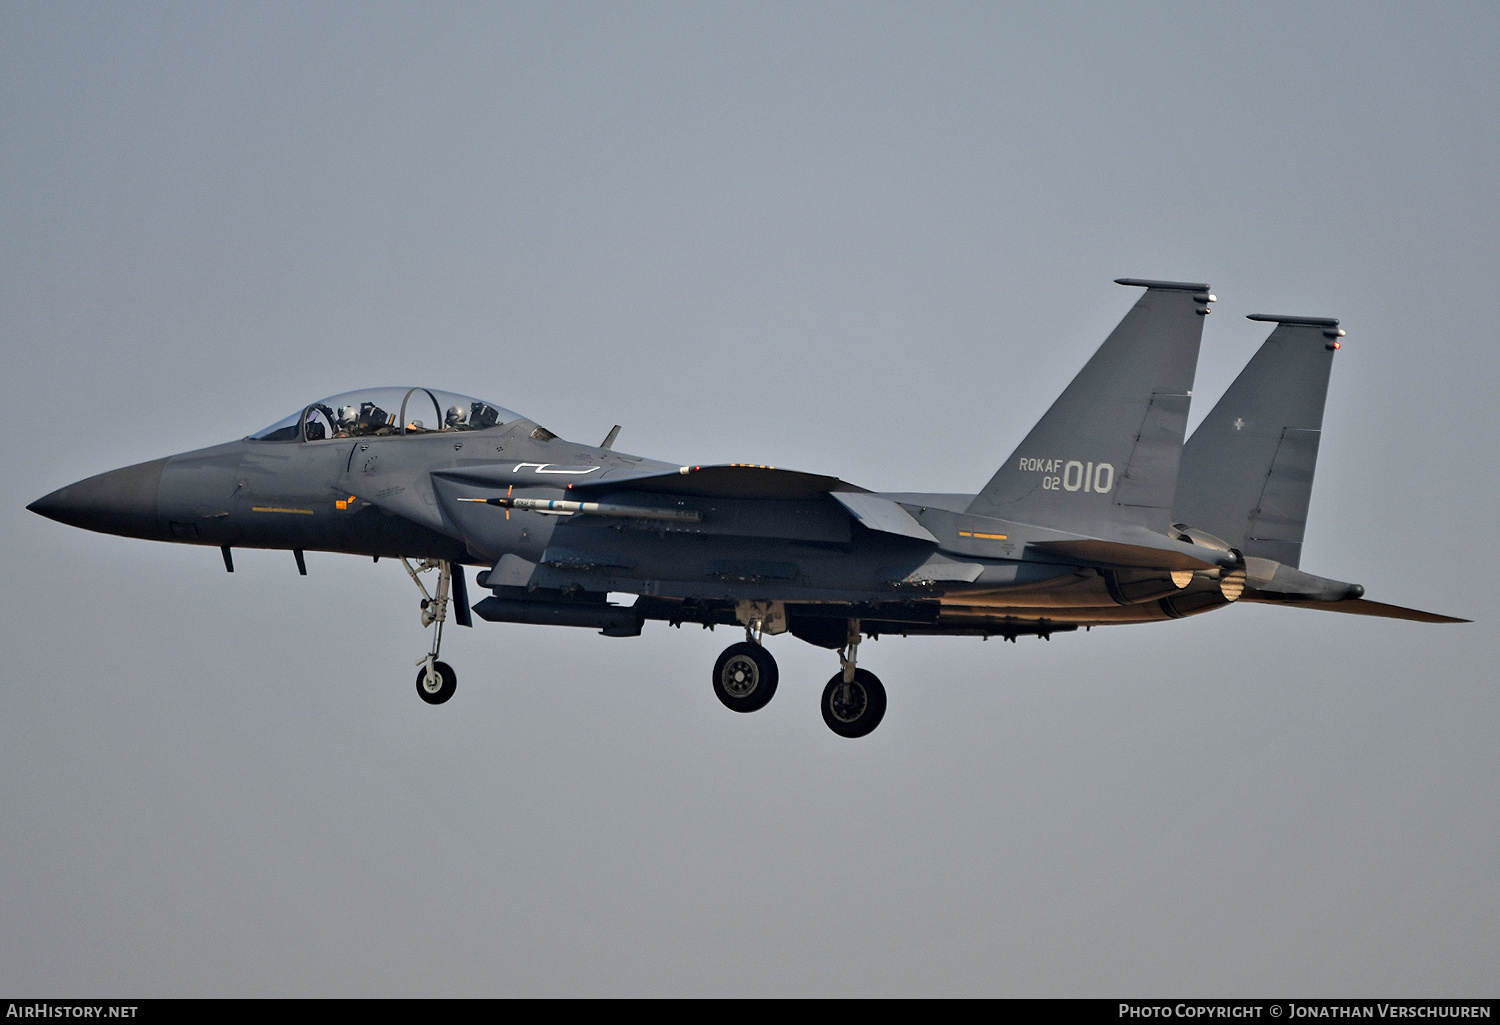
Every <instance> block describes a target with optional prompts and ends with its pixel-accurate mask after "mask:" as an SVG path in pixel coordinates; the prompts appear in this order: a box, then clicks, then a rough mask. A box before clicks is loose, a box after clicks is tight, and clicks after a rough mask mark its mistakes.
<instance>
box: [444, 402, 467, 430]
mask: <svg viewBox="0 0 1500 1025" xmlns="http://www.w3.org/2000/svg"><path fill="white" fill-rule="evenodd" d="M468 418H469V415H468V414H467V413H465V412H464V407H463V406H449V407H448V426H449V427H462V426H463V424H464V421H465V420H467V419H468Z"/></svg>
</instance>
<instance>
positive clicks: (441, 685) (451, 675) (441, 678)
mask: <svg viewBox="0 0 1500 1025" xmlns="http://www.w3.org/2000/svg"><path fill="white" fill-rule="evenodd" d="M419 664H420V665H421V666H422V668H421V669H419V670H417V697H419V698H421V699H422V700H423V701H425V702H427V703H428V704H429V705H441V704H442V703H443V702H444V701H447V700H448V699H449V698H451V697H452V696H453V692H454V691H456V690H458V674H457V673H455V672H454V671H453V667H452V666H450V665H449V664H448V663H446V662H438V661H437V660H435V659H434V660H433V662H432V663H431V664H430V665H429V664H428V663H427V660H426V659H424V660H422V662H421V663H419Z"/></svg>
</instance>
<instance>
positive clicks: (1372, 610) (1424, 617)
mask: <svg viewBox="0 0 1500 1025" xmlns="http://www.w3.org/2000/svg"><path fill="white" fill-rule="evenodd" d="M1240 601H1253V602H1258V603H1260V604H1262V605H1291V606H1293V607H1295V608H1299V609H1322V610H1323V611H1325V612H1347V613H1349V614H1350V615H1355V616H1379V617H1380V618H1382V619H1406V620H1410V621H1411V622H1413V623H1471V622H1473V620H1470V619H1458V618H1456V617H1454V616H1440V615H1438V614H1437V613H1436V612H1423V611H1422V610H1421V609H1408V608H1402V607H1401V606H1400V605H1386V604H1383V603H1381V602H1378V601H1369V600H1368V599H1365V598H1345V599H1344V600H1343V601H1282V600H1280V599H1277V598H1272V597H1269V596H1267V595H1265V594H1263V593H1261V592H1260V591H1257V590H1255V589H1254V588H1249V587H1247V588H1245V593H1244V595H1243V596H1241V598H1240Z"/></svg>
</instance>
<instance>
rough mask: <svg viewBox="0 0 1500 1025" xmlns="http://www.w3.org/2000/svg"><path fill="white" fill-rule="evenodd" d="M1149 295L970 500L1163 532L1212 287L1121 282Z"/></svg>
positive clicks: (1065, 522)
mask: <svg viewBox="0 0 1500 1025" xmlns="http://www.w3.org/2000/svg"><path fill="white" fill-rule="evenodd" d="M1117 283H1118V284H1121V285H1135V286H1141V287H1144V288H1145V289H1146V294H1145V295H1143V296H1141V298H1140V299H1139V300H1138V301H1137V302H1136V304H1135V306H1134V307H1133V308H1132V309H1131V311H1130V312H1129V313H1127V314H1126V315H1125V319H1124V320H1122V321H1120V323H1119V326H1117V327H1116V328H1115V329H1114V331H1112V332H1111V333H1110V336H1109V337H1108V338H1107V339H1105V341H1104V344H1103V345H1101V346H1100V347H1099V350H1098V351H1097V352H1096V353H1094V356H1093V358H1092V359H1090V360H1089V361H1088V363H1087V364H1086V365H1085V366H1084V368H1083V369H1082V370H1081V371H1079V373H1078V376H1077V377H1075V378H1073V383H1072V384H1070V385H1068V387H1067V389H1066V390H1065V391H1064V392H1063V393H1062V395H1060V396H1058V399H1057V401H1056V402H1054V403H1053V404H1052V408H1051V409H1049V410H1047V413H1046V415H1045V416H1043V417H1042V419H1041V420H1040V421H1039V422H1038V423H1037V425H1036V426H1035V427H1033V428H1032V429H1031V433H1030V434H1028V435H1027V436H1026V440H1025V441H1023V442H1021V445H1020V447H1019V448H1017V449H1016V451H1015V452H1014V453H1013V454H1012V455H1011V457H1010V459H1009V460H1007V461H1006V463H1005V465H1003V466H1002V467H1000V470H999V472H997V473H996V474H995V476H994V477H993V478H992V479H991V480H990V482H989V483H988V484H987V485H985V487H984V490H983V491H981V492H980V493H979V494H978V495H976V496H975V497H974V500H973V501H972V502H971V503H970V504H969V510H968V511H969V512H971V513H976V514H978V515H982V516H997V517H1001V518H1004V519H1010V520H1018V521H1021V522H1023V523H1033V524H1037V525H1039V526H1046V527H1053V528H1056V529H1058V530H1067V531H1071V532H1074V533H1079V534H1088V535H1093V536H1108V535H1109V534H1110V533H1112V532H1113V531H1114V530H1115V529H1118V528H1119V527H1135V526H1139V527H1145V528H1147V529H1149V530H1154V531H1157V532H1159V533H1166V531H1167V528H1168V526H1169V524H1170V523H1171V522H1172V518H1171V513H1172V499H1173V496H1174V495H1175V494H1176V491H1177V469H1178V463H1179V461H1180V459H1181V456H1182V439H1183V435H1184V433H1185V432H1186V430H1187V415H1188V401H1189V399H1190V398H1191V396H1192V388H1193V374H1194V372H1195V371H1196V370H1197V367H1198V344H1199V342H1200V341H1201V340H1202V338H1203V317H1204V315H1205V314H1207V313H1208V304H1209V303H1210V302H1212V301H1213V296H1211V295H1209V294H1208V286H1207V285H1202V284H1194V283H1190V282H1182V281H1142V280H1138V279H1136V278H1120V279H1118V282H1117Z"/></svg>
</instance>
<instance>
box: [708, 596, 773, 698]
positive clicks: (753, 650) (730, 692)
mask: <svg viewBox="0 0 1500 1025" xmlns="http://www.w3.org/2000/svg"><path fill="white" fill-rule="evenodd" d="M763 629H764V622H763V620H762V619H761V618H760V617H759V616H757V617H755V618H753V619H747V620H746V622H745V639H744V640H743V641H741V642H740V643H738V644H731V645H730V646H729V647H727V648H725V649H724V653H723V654H722V655H720V656H719V660H718V661H717V662H715V663H714V694H715V695H716V696H717V697H718V699H719V700H720V701H722V702H724V707H725V708H728V709H730V710H731V711H735V712H754V711H757V710H759V709H762V708H765V707H766V705H767V703H769V702H770V700H771V698H772V697H774V696H775V695H776V680H777V677H778V675H779V673H778V671H777V669H776V660H775V659H774V658H772V657H771V653H770V652H769V651H767V650H766V649H765V648H763V647H761V644H760V638H761V632H762V630H763Z"/></svg>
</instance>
